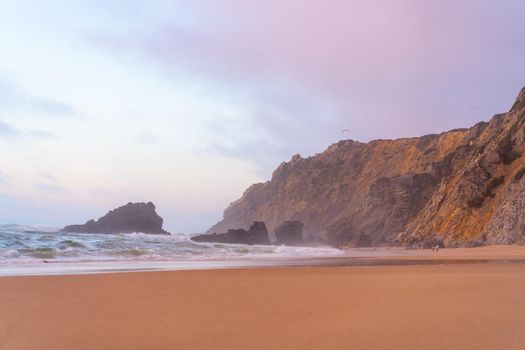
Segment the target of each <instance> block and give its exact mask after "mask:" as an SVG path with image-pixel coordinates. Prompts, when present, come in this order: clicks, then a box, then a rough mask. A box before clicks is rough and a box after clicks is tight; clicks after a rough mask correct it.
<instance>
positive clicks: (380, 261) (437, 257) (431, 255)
mask: <svg viewBox="0 0 525 350" xmlns="http://www.w3.org/2000/svg"><path fill="white" fill-rule="evenodd" d="M498 262H499V263H525V246H523V245H512V246H484V247H477V248H447V249H440V250H439V251H437V252H434V251H432V250H431V249H405V248H394V247H376V248H353V249H346V250H343V251H342V252H341V254H340V255H327V256H311V257H305V256H300V257H278V256H277V257H264V258H261V257H257V258H246V259H241V258H229V259H228V258H225V259H216V258H215V259H195V260H187V259H177V260H175V259H171V260H153V261H147V260H99V261H97V260H91V261H61V260H57V261H54V260H36V261H31V262H15V263H9V262H8V263H5V262H4V263H2V262H1V261H0V278H2V277H5V276H38V275H76V274H98V273H125V272H126V273H127V272H148V271H181V270H210V269H238V268H268V267H323V266H324V267H330V266H331V267H352V266H354V267H357V266H388V265H405V266H408V265H440V264H481V263H498Z"/></svg>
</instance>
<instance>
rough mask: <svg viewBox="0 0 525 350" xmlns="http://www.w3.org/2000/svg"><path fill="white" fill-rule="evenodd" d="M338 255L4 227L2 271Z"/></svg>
mask: <svg viewBox="0 0 525 350" xmlns="http://www.w3.org/2000/svg"><path fill="white" fill-rule="evenodd" d="M340 254H342V251H341V250H338V249H335V248H330V247H285V246H270V245H268V246H264V245H254V246H250V245H243V244H221V243H198V242H193V241H192V240H191V239H190V236H189V235H186V234H173V235H148V234H143V233H130V234H89V233H65V232H60V231H59V230H58V229H56V228H51V227H30V226H20V225H0V270H1V269H2V268H4V269H6V268H10V267H13V266H23V265H27V266H35V265H39V264H48V263H82V262H85V263H94V262H95V263H98V265H99V266H100V265H101V264H102V265H103V263H104V262H107V263H109V262H111V263H113V264H114V263H115V262H166V261H179V262H181V261H182V262H191V261H195V262H205V261H217V260H222V261H224V260H229V259H230V260H250V259H264V258H294V257H320V256H336V255H340ZM77 265H78V264H77ZM0 274H2V271H0Z"/></svg>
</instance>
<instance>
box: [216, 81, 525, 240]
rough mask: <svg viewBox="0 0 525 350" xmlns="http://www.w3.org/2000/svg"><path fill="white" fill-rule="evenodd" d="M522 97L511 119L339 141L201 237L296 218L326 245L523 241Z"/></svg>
mask: <svg viewBox="0 0 525 350" xmlns="http://www.w3.org/2000/svg"><path fill="white" fill-rule="evenodd" d="M524 152H525V89H523V90H522V91H521V93H520V94H519V96H518V98H517V100H516V102H515V103H514V105H513V106H512V108H511V109H510V111H509V112H507V113H505V114H498V115H495V116H494V117H493V118H492V119H491V120H490V121H489V122H481V123H478V124H476V125H475V126H473V127H471V128H470V129H459V130H452V131H449V132H445V133H442V134H439V135H426V136H422V137H416V138H404V139H398V140H376V141H371V142H369V143H361V142H356V141H352V140H345V141H340V142H338V143H336V144H333V145H331V146H330V147H329V148H328V149H327V150H326V151H324V152H323V153H321V154H317V155H315V156H312V157H308V158H302V157H301V156H299V155H296V156H294V157H293V158H292V160H291V161H289V162H285V163H282V164H281V165H280V166H279V167H278V168H277V170H275V172H274V173H273V176H272V179H271V181H268V182H266V183H259V184H255V185H253V186H251V187H250V188H248V189H247V190H246V192H245V193H244V194H243V195H242V197H241V198H240V199H238V200H237V201H235V202H233V203H232V204H231V205H230V206H229V207H228V208H226V210H225V211H224V218H223V220H222V221H220V222H219V223H217V224H216V225H215V226H213V227H212V228H210V230H209V231H208V232H221V231H222V232H225V231H226V230H228V229H230V228H237V227H243V228H244V227H247V226H249V224H250V223H251V222H252V221H256V220H258V221H264V222H266V224H267V225H268V229H269V230H270V231H271V232H273V231H274V230H275V229H276V228H277V227H278V226H279V225H280V224H281V223H283V222H285V221H291V220H299V221H301V222H303V223H304V234H305V237H311V236H315V237H318V238H319V239H322V240H323V241H325V242H327V243H330V244H333V245H349V246H357V245H366V244H367V243H368V242H369V243H370V244H371V245H375V246H377V245H407V246H426V245H428V244H431V243H428V242H438V241H442V243H444V244H445V245H448V246H455V245H459V246H472V245H480V244H510V243H520V242H522V243H523V242H525V156H523V155H524Z"/></svg>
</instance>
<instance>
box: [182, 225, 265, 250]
mask: <svg viewBox="0 0 525 350" xmlns="http://www.w3.org/2000/svg"><path fill="white" fill-rule="evenodd" d="M191 239H192V240H193V241H195V242H214V243H230V244H249V245H254V244H262V245H268V244H270V238H269V237H268V230H267V229H266V225H265V223H264V222H261V221H254V222H253V224H252V225H251V226H250V228H249V229H248V231H246V230H245V229H242V228H240V229H230V230H228V232H226V233H212V234H205V235H199V236H195V237H192V238H191Z"/></svg>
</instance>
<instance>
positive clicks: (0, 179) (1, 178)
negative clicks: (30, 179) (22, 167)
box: [0, 172, 11, 186]
mask: <svg viewBox="0 0 525 350" xmlns="http://www.w3.org/2000/svg"><path fill="white" fill-rule="evenodd" d="M10 184H11V182H10V181H9V177H8V176H7V175H5V174H4V173H1V172H0V186H2V185H4V186H5V185H10Z"/></svg>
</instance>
